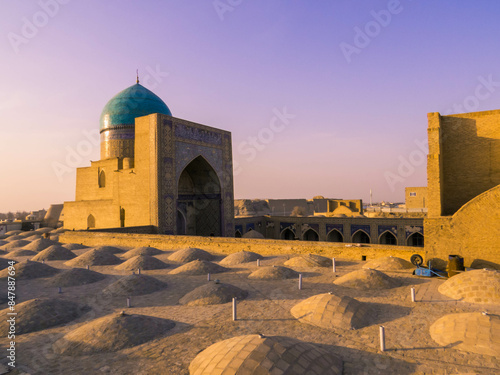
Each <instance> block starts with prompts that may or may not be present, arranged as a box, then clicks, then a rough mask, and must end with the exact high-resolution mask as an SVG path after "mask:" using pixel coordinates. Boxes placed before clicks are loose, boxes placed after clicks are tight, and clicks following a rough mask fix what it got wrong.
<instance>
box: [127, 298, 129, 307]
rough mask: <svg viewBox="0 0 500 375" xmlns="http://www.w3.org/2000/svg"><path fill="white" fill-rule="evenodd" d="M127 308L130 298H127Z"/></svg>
mask: <svg viewBox="0 0 500 375" xmlns="http://www.w3.org/2000/svg"><path fill="white" fill-rule="evenodd" d="M127 307H130V297H128V298H127Z"/></svg>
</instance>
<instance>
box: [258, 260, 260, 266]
mask: <svg viewBox="0 0 500 375" xmlns="http://www.w3.org/2000/svg"><path fill="white" fill-rule="evenodd" d="M257 267H260V259H257Z"/></svg>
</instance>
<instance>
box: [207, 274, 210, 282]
mask: <svg viewBox="0 0 500 375" xmlns="http://www.w3.org/2000/svg"><path fill="white" fill-rule="evenodd" d="M207 281H210V272H209V273H208V275H207Z"/></svg>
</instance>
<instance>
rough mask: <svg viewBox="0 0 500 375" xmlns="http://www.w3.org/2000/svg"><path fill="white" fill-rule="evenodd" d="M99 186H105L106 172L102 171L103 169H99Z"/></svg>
mask: <svg viewBox="0 0 500 375" xmlns="http://www.w3.org/2000/svg"><path fill="white" fill-rule="evenodd" d="M98 183H99V187H100V188H103V187H106V172H104V169H101V171H100V172H99V181H98Z"/></svg>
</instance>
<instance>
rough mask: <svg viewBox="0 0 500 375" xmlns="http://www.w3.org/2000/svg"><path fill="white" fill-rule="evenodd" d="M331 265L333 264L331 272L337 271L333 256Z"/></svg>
mask: <svg viewBox="0 0 500 375" xmlns="http://www.w3.org/2000/svg"><path fill="white" fill-rule="evenodd" d="M332 265H333V273H335V272H337V268H336V267H335V258H332Z"/></svg>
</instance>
